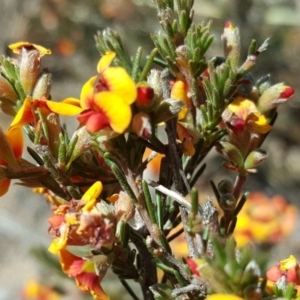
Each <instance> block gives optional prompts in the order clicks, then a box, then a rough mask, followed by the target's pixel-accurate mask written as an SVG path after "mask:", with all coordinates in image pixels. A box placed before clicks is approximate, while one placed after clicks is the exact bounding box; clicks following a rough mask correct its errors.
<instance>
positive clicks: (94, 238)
mask: <svg viewBox="0 0 300 300" xmlns="http://www.w3.org/2000/svg"><path fill="white" fill-rule="evenodd" d="M101 191H102V183H101V182H100V181H98V182H95V183H94V184H93V185H92V186H91V187H90V188H89V190H88V191H87V192H86V193H85V194H84V195H83V196H82V199H81V200H71V201H70V202H69V203H68V204H62V205H59V206H58V208H57V209H56V210H55V212H54V213H55V215H54V216H52V217H50V218H49V219H48V221H49V223H50V225H51V226H50V229H49V232H50V234H52V236H53V237H54V240H53V242H52V244H51V245H50V247H49V251H50V252H52V253H53V254H56V255H58V257H59V260H60V263H61V266H62V269H63V271H64V272H65V273H66V274H68V275H69V276H71V277H74V278H75V280H76V283H77V286H78V287H79V288H80V289H81V290H82V291H89V292H90V293H91V294H92V295H93V297H94V299H98V300H107V299H109V297H108V296H107V295H106V294H105V292H104V291H103V289H102V287H101V285H100V281H101V279H102V277H103V276H104V275H105V272H106V270H107V269H108V267H109V263H105V266H106V270H105V272H104V271H103V272H102V273H101V272H100V273H98V271H97V270H96V267H95V263H94V260H93V257H94V256H93V254H92V253H91V251H89V250H86V251H84V253H83V254H81V255H80V254H78V253H77V252H76V251H75V250H74V247H75V249H82V248H85V247H88V249H90V250H100V249H101V248H102V247H104V248H106V249H108V250H109V249H111V248H112V246H113V243H114V239H115V234H114V233H115V220H114V215H112V216H111V217H110V218H109V217H108V216H106V215H103V214H102V212H101V211H100V210H99V209H98V208H97V206H96V203H97V198H98V196H99V195H100V193H101ZM74 251H75V252H74Z"/></svg>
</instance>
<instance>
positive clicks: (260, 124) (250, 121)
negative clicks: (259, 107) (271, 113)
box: [246, 113, 272, 134]
mask: <svg viewBox="0 0 300 300" xmlns="http://www.w3.org/2000/svg"><path fill="white" fill-rule="evenodd" d="M246 128H247V130H249V131H250V132H254V133H262V134H265V133H267V132H269V131H270V130H271V129H272V126H271V125H270V124H268V121H267V119H266V117H265V116H264V115H261V114H260V113H251V114H250V115H249V116H248V118H247V123H246Z"/></svg>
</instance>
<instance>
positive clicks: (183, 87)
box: [171, 80, 188, 120]
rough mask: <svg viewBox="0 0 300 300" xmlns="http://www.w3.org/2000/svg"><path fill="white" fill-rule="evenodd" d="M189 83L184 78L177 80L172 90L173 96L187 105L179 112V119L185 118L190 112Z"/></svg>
mask: <svg viewBox="0 0 300 300" xmlns="http://www.w3.org/2000/svg"><path fill="white" fill-rule="evenodd" d="M187 92H188V85H187V83H186V82H185V81H183V80H177V81H176V82H175V83H174V85H173V87H172V90H171V98H172V99H179V100H181V101H183V102H184V104H185V106H184V107H183V108H182V109H181V111H180V112H179V114H178V120H181V119H184V118H185V116H186V114H187V112H188V106H187V105H188V96H187Z"/></svg>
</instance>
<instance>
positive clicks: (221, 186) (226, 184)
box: [218, 179, 233, 194]
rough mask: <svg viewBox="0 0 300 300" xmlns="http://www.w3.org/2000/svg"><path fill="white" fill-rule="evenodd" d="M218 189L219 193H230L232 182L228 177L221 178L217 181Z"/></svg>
mask: <svg viewBox="0 0 300 300" xmlns="http://www.w3.org/2000/svg"><path fill="white" fill-rule="evenodd" d="M218 190H219V192H220V194H227V193H231V192H232V190H233V184H232V182H231V181H230V180H229V179H223V180H221V181H220V182H219V183H218Z"/></svg>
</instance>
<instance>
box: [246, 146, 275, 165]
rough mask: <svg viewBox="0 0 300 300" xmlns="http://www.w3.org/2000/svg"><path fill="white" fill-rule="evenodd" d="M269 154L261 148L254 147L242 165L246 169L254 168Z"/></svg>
mask: <svg viewBox="0 0 300 300" xmlns="http://www.w3.org/2000/svg"><path fill="white" fill-rule="evenodd" d="M268 156H269V154H268V153H267V152H266V151H265V150H263V149H255V150H253V151H252V152H250V153H249V154H248V156H247V158H246V160H245V163H244V167H245V169H246V170H248V169H252V168H255V167H257V166H259V165H260V164H262V163H263V162H264V161H265V160H266V159H267V158H268Z"/></svg>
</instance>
